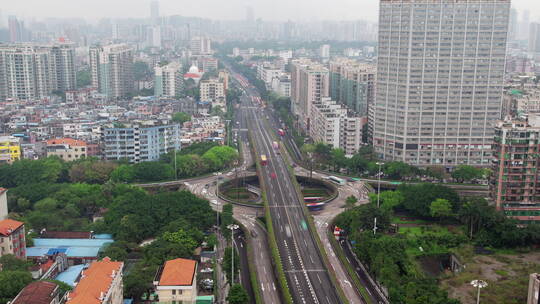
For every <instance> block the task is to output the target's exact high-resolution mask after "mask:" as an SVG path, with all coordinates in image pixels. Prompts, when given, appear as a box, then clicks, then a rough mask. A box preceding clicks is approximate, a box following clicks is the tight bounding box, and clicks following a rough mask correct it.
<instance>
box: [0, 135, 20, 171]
mask: <svg viewBox="0 0 540 304" xmlns="http://www.w3.org/2000/svg"><path fill="white" fill-rule="evenodd" d="M19 159H21V144H20V139H19V138H18V137H15V136H0V164H1V163H8V164H11V163H13V162H14V161H16V160H19Z"/></svg>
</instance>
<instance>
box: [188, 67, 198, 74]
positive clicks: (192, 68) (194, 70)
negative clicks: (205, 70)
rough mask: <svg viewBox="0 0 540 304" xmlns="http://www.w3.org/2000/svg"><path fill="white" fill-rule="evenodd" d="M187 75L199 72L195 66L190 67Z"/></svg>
mask: <svg viewBox="0 0 540 304" xmlns="http://www.w3.org/2000/svg"><path fill="white" fill-rule="evenodd" d="M189 73H200V72H199V68H198V67H197V66H195V65H192V66H191V67H190V68H189Z"/></svg>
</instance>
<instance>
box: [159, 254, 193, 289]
mask: <svg viewBox="0 0 540 304" xmlns="http://www.w3.org/2000/svg"><path fill="white" fill-rule="evenodd" d="M196 266H197V261H194V260H188V259H180V258H179V259H174V260H170V261H167V262H165V265H164V266H163V271H162V273H161V276H160V277H159V286H191V285H192V284H193V278H194V277H195V269H196Z"/></svg>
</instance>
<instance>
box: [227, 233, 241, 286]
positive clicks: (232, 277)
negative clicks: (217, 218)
mask: <svg viewBox="0 0 540 304" xmlns="http://www.w3.org/2000/svg"><path fill="white" fill-rule="evenodd" d="M227 228H229V229H231V259H232V267H231V287H232V286H233V284H234V240H233V237H234V230H236V229H238V228H240V226H238V225H236V224H230V225H229V226H227Z"/></svg>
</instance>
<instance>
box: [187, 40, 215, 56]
mask: <svg viewBox="0 0 540 304" xmlns="http://www.w3.org/2000/svg"><path fill="white" fill-rule="evenodd" d="M189 48H190V50H191V53H192V54H193V55H209V54H212V41H211V40H210V38H208V37H200V36H198V37H193V38H192V39H191V41H190V43H189Z"/></svg>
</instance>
